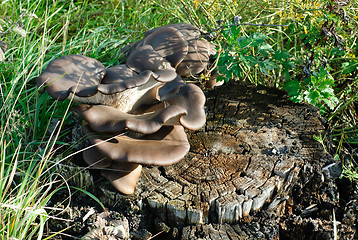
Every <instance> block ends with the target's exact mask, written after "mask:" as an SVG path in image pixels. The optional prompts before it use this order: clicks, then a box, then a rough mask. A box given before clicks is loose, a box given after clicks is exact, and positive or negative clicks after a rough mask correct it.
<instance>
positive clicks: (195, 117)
mask: <svg viewBox="0 0 358 240" xmlns="http://www.w3.org/2000/svg"><path fill="white" fill-rule="evenodd" d="M177 86H178V88H179V90H177V89H175V88H174V87H175V85H174V84H173V90H172V91H165V92H164V91H163V92H162V94H161V95H160V101H164V102H166V103H168V104H169V105H174V106H180V107H182V108H184V109H185V110H187V114H186V115H183V116H182V117H181V118H180V119H179V121H180V124H181V125H183V126H184V127H185V128H187V129H190V130H199V129H200V128H202V127H203V126H204V124H205V122H206V115H205V109H204V105H205V101H206V98H205V95H204V93H203V91H201V89H200V88H199V87H198V86H196V85H194V84H183V85H181V86H180V83H178V85H177ZM176 91H177V93H176V94H175V95H172V94H170V93H171V92H172V93H173V92H176Z"/></svg>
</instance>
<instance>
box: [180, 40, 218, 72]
mask: <svg viewBox="0 0 358 240" xmlns="http://www.w3.org/2000/svg"><path fill="white" fill-rule="evenodd" d="M213 55H215V47H214V46H213V45H212V44H211V43H209V42H208V41H206V40H205V39H196V40H193V41H191V42H190V44H189V51H188V54H187V55H186V56H185V58H184V59H183V61H182V62H181V63H180V64H179V65H178V66H177V68H176V70H177V73H178V74H179V75H180V76H186V77H189V76H193V75H196V74H199V73H201V72H203V71H204V70H206V69H207V67H208V65H209V63H210V56H213Z"/></svg>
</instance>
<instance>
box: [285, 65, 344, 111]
mask: <svg viewBox="0 0 358 240" xmlns="http://www.w3.org/2000/svg"><path fill="white" fill-rule="evenodd" d="M334 86H335V84H334V79H333V77H332V76H331V75H330V74H329V72H328V71H327V70H326V69H325V68H323V67H320V68H319V72H313V73H312V74H310V75H308V76H307V77H306V78H304V80H303V81H302V82H301V81H299V80H297V79H292V80H289V81H287V82H286V83H285V84H284V86H283V88H284V89H285V90H286V91H288V95H289V96H290V99H291V100H292V101H293V102H302V101H303V100H305V101H306V102H308V103H309V104H311V105H313V106H317V107H319V108H320V110H321V114H323V113H325V112H326V111H327V108H326V107H328V108H329V109H330V110H333V109H334V108H335V106H336V105H337V104H338V102H339V100H338V98H337V97H336V95H335V93H334V89H333V87H334Z"/></svg>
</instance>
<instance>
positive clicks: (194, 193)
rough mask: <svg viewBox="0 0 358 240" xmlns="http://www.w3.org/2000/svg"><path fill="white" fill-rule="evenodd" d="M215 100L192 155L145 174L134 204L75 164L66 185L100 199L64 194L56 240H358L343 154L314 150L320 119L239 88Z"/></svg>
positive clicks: (53, 227) (53, 228) (303, 107)
mask: <svg viewBox="0 0 358 240" xmlns="http://www.w3.org/2000/svg"><path fill="white" fill-rule="evenodd" d="M206 96H207V104H206V112H207V123H206V125H205V127H204V128H203V129H201V130H199V131H196V132H187V134H188V138H189V142H190V144H191V150H190V152H189V154H188V155H187V156H186V157H185V159H183V160H182V161H181V162H179V163H178V164H175V165H172V166H168V167H154V166H147V167H144V168H143V172H142V175H141V178H140V180H139V181H138V184H137V187H136V191H135V193H134V194H133V195H131V196H125V195H122V194H120V193H118V192H117V191H116V190H115V189H114V188H113V187H112V186H111V185H110V184H109V183H108V182H107V181H106V180H105V179H103V178H102V177H101V176H100V174H99V172H98V171H96V170H88V169H87V168H86V165H85V164H84V162H83V160H82V157H81V155H80V154H78V155H76V156H75V157H74V158H73V159H72V163H68V164H66V166H64V168H63V171H62V175H63V177H65V178H66V179H68V184H69V185H72V186H76V187H79V188H82V189H84V190H86V191H88V192H90V193H91V194H93V197H92V195H89V194H86V193H84V192H83V191H75V190H72V194H71V199H68V195H69V194H68V191H67V190H61V191H58V192H57V193H56V195H55V196H54V197H53V198H52V199H51V206H56V207H58V208H65V210H64V211H61V212H58V213H53V214H52V215H54V214H55V215H56V217H57V218H63V219H67V221H64V220H58V219H51V220H50V221H49V222H48V226H47V227H48V228H47V229H48V234H51V233H53V232H58V231H62V230H64V231H63V232H62V233H61V234H59V235H57V236H56V237H54V238H53V239H230V240H233V239H334V236H335V235H336V236H337V237H338V239H358V234H357V229H356V226H357V221H358V219H357V216H358V188H357V184H356V183H354V182H351V181H349V180H348V179H345V178H339V176H340V175H341V172H342V168H341V164H340V162H337V161H336V160H335V159H334V158H333V157H332V156H331V155H330V154H329V153H328V152H329V150H330V149H334V146H332V144H331V143H328V144H327V146H326V148H327V149H328V150H325V149H324V148H323V146H322V145H321V144H319V143H318V142H317V141H315V140H314V138H313V136H314V135H316V136H319V135H320V134H321V135H322V136H323V135H325V134H326V133H327V132H326V128H327V126H325V120H324V119H321V118H320V116H319V114H318V109H316V108H314V107H312V106H309V105H307V104H294V103H292V102H290V101H289V100H288V98H287V96H286V95H285V93H284V92H281V91H278V90H276V89H271V88H266V87H263V86H258V87H255V86H248V85H245V84H243V83H241V82H239V81H235V82H231V83H229V84H225V85H223V86H220V87H217V88H215V89H213V90H207V91H206ZM73 128H74V131H73V132H74V133H78V131H77V130H78V127H77V126H75V127H73ZM75 130H76V131H75ZM79 132H80V131H79ZM80 133H81V132H80ZM74 135H76V134H74ZM75 138H77V139H78V137H75ZM327 139H328V138H327ZM351 156H353V154H347V158H349V157H351ZM95 198H97V199H98V200H99V201H100V202H101V203H102V204H104V206H105V210H104V209H103V208H102V207H101V206H100V205H99V203H98V201H96V200H95Z"/></svg>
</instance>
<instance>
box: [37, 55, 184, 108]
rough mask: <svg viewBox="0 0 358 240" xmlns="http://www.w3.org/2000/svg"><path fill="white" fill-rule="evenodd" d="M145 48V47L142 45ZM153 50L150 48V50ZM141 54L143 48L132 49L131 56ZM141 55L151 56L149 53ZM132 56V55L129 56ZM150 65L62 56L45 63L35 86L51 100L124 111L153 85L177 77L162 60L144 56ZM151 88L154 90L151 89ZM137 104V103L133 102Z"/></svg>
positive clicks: (150, 92) (150, 93) (145, 96)
mask: <svg viewBox="0 0 358 240" xmlns="http://www.w3.org/2000/svg"><path fill="white" fill-rule="evenodd" d="M144 49H147V48H144ZM152 52H153V51H152ZM140 53H143V49H139V50H138V51H136V52H135V54H134V56H138V54H140ZM145 57H148V58H151V57H152V55H147V56H145ZM133 58H134V57H133ZM151 61H156V62H157V64H156V65H155V64H152V66H151V69H153V70H157V71H156V72H153V71H152V70H148V69H145V68H146V67H149V66H150V65H145V64H143V65H145V67H143V66H142V67H141V68H139V67H138V66H140V63H138V62H135V61H130V63H133V62H134V63H133V65H134V66H136V67H137V68H136V69H135V70H136V71H135V70H133V69H131V68H130V67H128V66H127V65H125V64H122V65H118V66H114V67H111V68H108V69H107V70H106V69H105V68H104V66H103V65H102V64H101V63H100V62H98V61H97V60H95V59H92V58H89V57H85V56H82V55H69V56H63V57H60V58H58V59H55V60H53V61H52V62H50V63H49V65H48V66H47V67H46V69H45V70H44V71H43V73H42V74H41V75H40V76H39V77H38V79H37V82H38V86H39V87H44V88H45V90H46V91H47V92H48V93H49V94H50V95H51V96H52V97H53V98H55V99H58V100H64V99H66V98H71V97H72V94H74V101H75V102H77V103H90V104H103V105H108V106H114V107H116V108H118V109H120V110H122V111H125V112H128V111H131V110H132V109H133V108H134V107H135V105H134V104H135V103H137V102H138V99H140V98H142V97H143V101H145V100H146V99H147V98H148V96H147V94H149V95H152V94H153V92H154V93H155V92H156V90H155V88H157V87H159V86H161V85H163V84H164V83H165V82H168V81H172V80H173V79H175V78H176V77H177V74H176V73H175V69H173V68H171V67H170V64H169V63H168V62H166V60H165V59H163V58H161V57H160V56H159V57H158V58H153V59H147V60H144V62H146V63H148V62H151ZM153 88H154V90H152V89H153ZM137 105H138V103H137Z"/></svg>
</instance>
